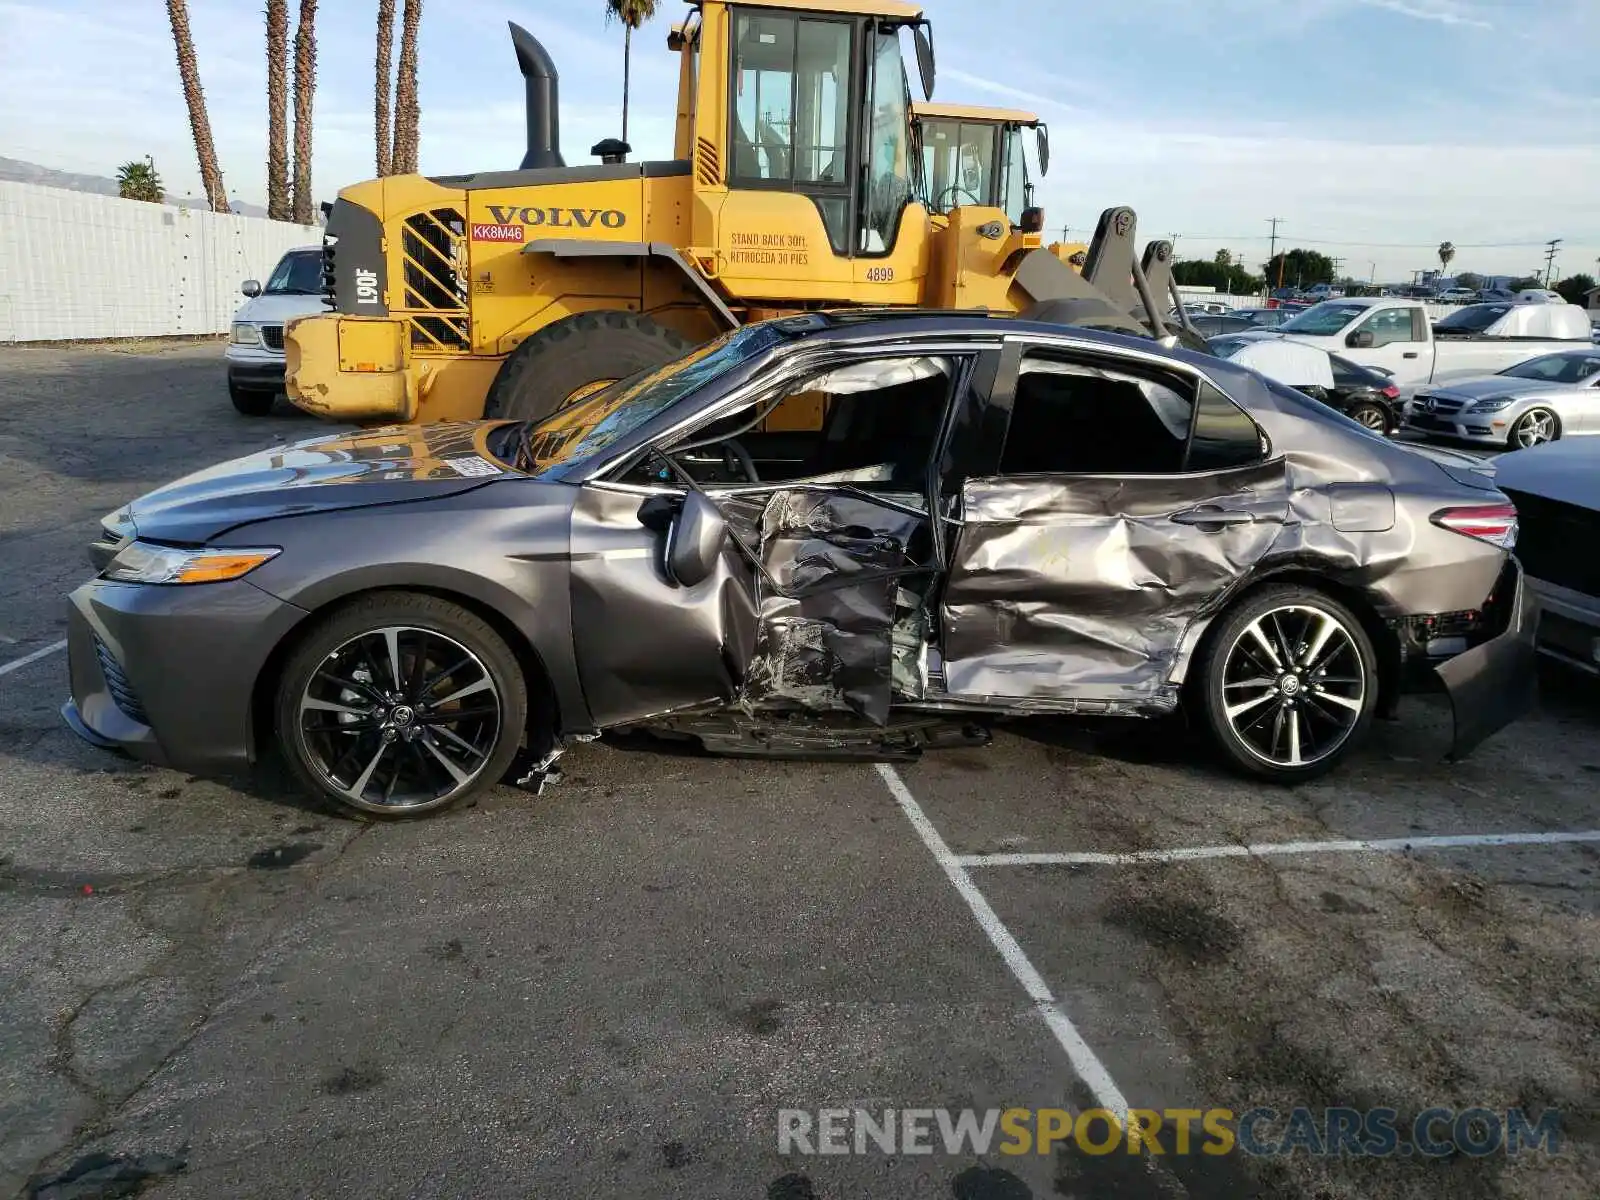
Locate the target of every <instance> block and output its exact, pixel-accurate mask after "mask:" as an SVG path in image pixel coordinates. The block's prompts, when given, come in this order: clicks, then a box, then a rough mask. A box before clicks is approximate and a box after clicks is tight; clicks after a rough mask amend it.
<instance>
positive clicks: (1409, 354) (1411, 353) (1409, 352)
mask: <svg viewBox="0 0 1600 1200" xmlns="http://www.w3.org/2000/svg"><path fill="white" fill-rule="evenodd" d="M1400 357H1401V358H1415V357H1417V352H1416V351H1415V350H1407V351H1406V352H1405V353H1404V354H1402V355H1401V356H1400Z"/></svg>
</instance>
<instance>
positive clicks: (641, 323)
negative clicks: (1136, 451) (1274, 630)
mask: <svg viewBox="0 0 1600 1200" xmlns="http://www.w3.org/2000/svg"><path fill="white" fill-rule="evenodd" d="M511 35H512V42H513V45H514V48H515V50H516V55H517V61H518V66H519V68H520V69H521V72H522V75H523V79H524V86H525V92H526V106H527V150H526V153H525V155H524V157H523V159H522V163H521V166H520V167H519V168H518V169H517V170H507V171H481V172H476V173H474V174H470V175H457V176H439V177H432V178H425V177H422V176H414V175H406V176H391V177H389V178H384V179H377V180H372V181H369V182H366V183H360V184H356V185H354V186H352V187H347V188H345V189H344V190H343V191H341V192H340V193H339V197H338V200H337V201H336V202H335V203H334V204H333V205H332V206H331V207H330V209H329V211H328V219H327V228H326V231H325V234H326V236H325V239H324V250H323V259H324V262H323V268H324V270H323V275H324V279H323V282H324V289H325V293H326V298H327V301H328V303H329V307H330V309H331V311H330V312H327V313H324V314H320V315H316V316H310V317H303V318H300V319H299V320H297V321H294V322H292V323H291V324H290V325H289V327H288V330H287V336H286V353H287V360H288V361H287V389H288V392H289V396H290V398H291V399H292V400H293V401H294V402H295V403H296V404H297V405H299V406H300V407H301V408H304V409H306V410H308V411H310V412H313V413H316V414H318V415H321V416H325V417H329V418H331V419H334V420H340V421H354V422H359V423H379V422H429V421H438V420H450V419H462V418H475V417H480V416H485V415H487V416H491V417H494V416H503V417H517V418H543V417H545V416H548V415H549V414H550V413H552V412H555V411H557V410H558V409H560V408H562V407H564V406H565V405H567V404H569V403H571V402H572V401H574V400H576V399H578V398H581V397H582V396H584V395H587V394H589V393H590V392H592V391H594V390H595V389H596V388H599V387H602V386H605V385H606V384H607V383H609V382H611V381H613V380H615V379H618V378H621V377H624V376H627V375H630V374H632V373H634V372H636V371H639V370H643V369H646V368H649V367H653V366H656V365H659V364H660V363H662V362H664V361H666V360H668V359H671V358H674V357H677V356H678V355H679V354H681V353H682V352H683V351H685V350H687V349H688V348H690V347H691V346H693V345H696V344H698V343H701V342H703V341H706V340H707V339H709V338H711V337H713V336H715V335H716V334H718V333H720V332H721V331H722V330H724V329H727V328H731V327H734V326H737V325H740V324H743V323H746V322H749V321H755V320H760V319H764V318H767V317H771V316H776V315H779V314H782V313H790V312H797V311H803V310H806V309H812V308H823V307H840V306H849V305H859V306H895V307H902V306H925V307H935V308H963V309H990V310H1000V311H1018V310H1023V309H1028V308H1030V307H1034V306H1038V305H1041V304H1045V305H1054V306H1055V308H1054V313H1055V317H1054V319H1071V320H1075V321H1077V322H1078V323H1094V324H1099V325H1102V326H1105V327H1110V328H1121V329H1125V330H1131V331H1139V332H1143V331H1145V330H1147V329H1148V330H1149V331H1150V332H1153V333H1154V334H1155V335H1156V336H1162V335H1163V334H1164V333H1165V332H1166V330H1165V328H1164V326H1163V325H1162V321H1161V318H1160V316H1159V315H1158V314H1159V312H1160V311H1164V310H1165V309H1166V301H1165V298H1164V297H1163V298H1162V301H1161V303H1160V305H1159V308H1158V307H1157V306H1156V304H1155V303H1154V301H1153V300H1150V301H1149V302H1148V303H1143V302H1142V301H1141V297H1139V296H1136V295H1135V294H1134V286H1135V282H1136V281H1137V282H1138V283H1140V285H1141V286H1142V284H1143V283H1145V282H1150V283H1152V284H1153V285H1154V286H1156V287H1157V288H1158V289H1160V288H1162V287H1164V284H1165V281H1164V278H1162V279H1158V280H1151V281H1146V280H1145V279H1144V276H1143V275H1142V274H1141V272H1140V264H1139V263H1138V262H1136V261H1134V257H1133V252H1132V241H1131V239H1132V234H1133V213H1132V211H1131V210H1129V209H1114V210H1107V213H1106V215H1105V217H1104V218H1103V219H1102V222H1101V225H1102V233H1103V237H1098V238H1097V241H1096V245H1095V246H1094V247H1093V248H1092V250H1093V252H1094V253H1092V254H1091V262H1090V263H1089V264H1088V265H1086V267H1085V269H1084V271H1083V277H1082V278H1080V277H1079V276H1078V275H1077V274H1075V273H1074V272H1073V271H1072V270H1071V269H1069V268H1068V267H1066V266H1065V265H1064V264H1063V263H1062V262H1061V260H1060V259H1059V258H1057V257H1055V256H1054V255H1052V254H1050V253H1049V252H1048V251H1046V250H1044V249H1042V248H1041V247H1040V236H1039V233H1038V230H1039V229H1040V227H1041V226H1042V223H1043V216H1042V214H1041V213H1039V212H1038V211H1037V210H1036V209H1031V208H1026V207H1024V208H1020V209H1019V210H1018V211H1017V213H1016V214H1015V216H1016V220H1015V221H1013V220H1012V218H1011V215H1009V214H1008V212H1007V211H1006V208H1005V207H1004V206H1002V204H1001V203H997V201H1001V200H1002V199H1003V201H1004V204H1005V205H1009V204H1011V203H1012V197H1011V194H1010V192H1008V191H1002V192H1000V193H996V194H989V195H985V196H982V197H980V200H987V201H991V203H977V204H974V203H970V202H964V203H958V204H956V205H954V206H953V207H951V208H949V209H948V211H946V212H943V213H940V214H938V215H935V214H934V213H932V212H930V210H929V204H928V203H927V202H924V200H923V199H921V197H924V196H927V195H928V190H927V185H926V183H925V182H924V180H923V178H922V174H923V167H924V162H923V154H922V151H921V150H920V149H919V146H918V128H917V125H916V122H915V121H914V120H913V114H912V110H911V95H910V88H909V86H908V83H907V75H906V71H905V68H904V66H903V64H902V61H901V40H902V35H905V37H906V38H907V40H909V41H910V43H911V45H912V47H913V48H914V51H915V61H916V64H917V74H918V76H919V77H920V83H921V86H922V92H923V95H924V96H931V94H932V90H933V80H934V71H935V67H934V52H933V42H932V35H931V29H930V26H929V22H928V20H927V18H926V17H925V16H924V15H923V14H922V11H921V9H920V8H919V7H918V6H916V5H914V4H910V3H905V2H903V0H741V2H731V0H699V2H698V3H694V4H692V5H691V11H690V13H689V15H688V18H687V19H686V20H685V21H684V22H682V23H681V24H680V25H678V26H676V27H675V28H674V29H673V31H672V33H671V36H670V37H669V39H668V46H669V48H670V49H671V50H673V51H675V52H676V53H677V54H678V56H679V86H678V101H677V121H676V134H675V139H674V157H673V158H672V159H671V160H668V161H665V162H630V161H628V160H627V155H628V154H629V152H630V148H629V147H628V146H626V145H625V144H623V143H622V142H619V141H616V140H615V139H608V140H607V141H604V142H601V143H600V144H599V145H597V146H595V147H594V148H593V150H592V151H591V153H592V154H593V155H595V156H596V157H598V158H599V160H600V161H599V162H598V163H594V164H591V165H583V166H568V165H567V164H566V160H565V159H564V158H563V157H562V154H561V148H560V138H559V119H558V115H559V105H558V77H557V72H556V69H555V66H554V64H553V63H552V62H551V60H550V57H549V55H548V54H547V53H546V52H545V50H544V48H543V46H541V45H540V44H539V42H538V41H537V39H535V38H534V37H533V36H532V35H530V34H529V33H527V31H525V30H523V29H521V28H519V27H518V26H516V25H512V26H511ZM1041 144H1043V143H1041ZM1018 149H1019V151H1020V148H1018ZM947 186H948V185H947ZM929 199H930V200H933V199H936V198H933V197H929ZM960 199H962V200H964V201H969V198H967V197H960ZM1095 254H1098V259H1096V258H1095V257H1094V256H1095ZM1097 267H1098V269H1096V268H1097ZM1145 290H1146V291H1148V290H1149V289H1148V288H1146V289H1145ZM1143 299H1144V300H1149V298H1148V297H1144V298H1143ZM1063 305H1065V307H1062V306H1063ZM1136 309H1143V310H1144V312H1145V317H1144V319H1143V320H1142V321H1141V320H1135V319H1134V318H1133V317H1132V316H1130V315H1129V314H1130V312H1132V311H1134V310H1136ZM775 416H776V414H775ZM801 419H809V418H804V417H802V418H801Z"/></svg>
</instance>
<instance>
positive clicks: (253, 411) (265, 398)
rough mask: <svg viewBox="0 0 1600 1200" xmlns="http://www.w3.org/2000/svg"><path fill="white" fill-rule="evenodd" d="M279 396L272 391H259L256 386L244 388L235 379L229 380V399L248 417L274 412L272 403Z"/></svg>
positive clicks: (262, 415)
mask: <svg viewBox="0 0 1600 1200" xmlns="http://www.w3.org/2000/svg"><path fill="white" fill-rule="evenodd" d="M277 398H278V397H277V396H276V395H274V394H273V393H272V392H262V391H257V390H255V389H254V388H242V387H240V386H239V385H238V384H237V383H234V382H233V380H231V379H230V380H229V381H228V399H229V400H232V401H233V407H234V408H235V409H237V410H238V412H239V413H240V414H241V415H243V416H246V417H264V416H267V415H268V414H269V413H271V412H272V405H273V402H274V401H275V400H277Z"/></svg>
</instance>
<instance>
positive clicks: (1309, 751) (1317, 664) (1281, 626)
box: [1200, 586, 1378, 783]
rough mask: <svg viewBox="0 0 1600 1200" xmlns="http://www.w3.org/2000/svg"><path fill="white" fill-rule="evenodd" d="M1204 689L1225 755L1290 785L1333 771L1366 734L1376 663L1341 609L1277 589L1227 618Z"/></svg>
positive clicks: (1306, 592) (1208, 660) (1298, 590)
mask: <svg viewBox="0 0 1600 1200" xmlns="http://www.w3.org/2000/svg"><path fill="white" fill-rule="evenodd" d="M1200 683H1201V687H1202V689H1203V696H1204V700H1203V705H1204V710H1205V717H1206V722H1207V724H1208V725H1209V726H1210V728H1211V732H1212V735H1213V736H1214V737H1215V739H1216V742H1217V745H1218V747H1219V748H1220V749H1221V751H1222V753H1223V755H1224V756H1225V757H1226V758H1227V759H1228V760H1229V761H1230V762H1231V763H1232V764H1233V765H1234V766H1236V767H1238V768H1241V769H1242V770H1244V771H1246V772H1248V773H1249V774H1252V775H1258V776H1262V777H1265V778H1268V779H1273V780H1277V781H1280V782H1284V783H1294V782H1298V781H1300V780H1303V779H1311V778H1314V777H1316V776H1318V775H1321V774H1323V773H1324V772H1326V771H1329V770H1331V769H1332V768H1333V767H1334V766H1335V765H1336V764H1337V763H1338V762H1339V760H1340V759H1342V758H1343V757H1344V756H1345V755H1346V754H1347V753H1348V752H1349V751H1350V749H1351V748H1352V747H1353V746H1355V745H1356V744H1357V743H1358V742H1360V740H1361V739H1362V737H1363V736H1364V735H1365V734H1366V731H1367V728H1368V726H1370V725H1371V723H1372V713H1373V709H1374V707H1375V705H1376V704H1377V699H1378V672H1377V658H1376V655H1375V654H1374V653H1373V649H1372V642H1371V639H1370V638H1368V637H1367V633H1366V630H1365V629H1363V628H1362V626H1361V622H1360V621H1358V620H1357V619H1356V618H1355V616H1354V615H1353V614H1352V613H1351V612H1350V610H1349V609H1347V608H1345V607H1344V606H1343V605H1342V604H1339V603H1338V602H1337V601H1335V600H1333V599H1332V598H1331V597H1329V596H1327V595H1325V594H1323V593H1321V592H1318V591H1316V590H1314V589H1312V588H1305V587H1294V586H1291V587H1275V588H1270V589H1267V590H1265V591H1261V592H1258V593H1256V594H1255V595H1254V596H1251V597H1249V598H1247V599H1246V600H1245V601H1244V602H1243V603H1241V604H1240V605H1238V606H1237V607H1236V608H1234V609H1233V610H1232V611H1230V612H1229V613H1227V614H1226V615H1225V616H1224V617H1223V618H1222V620H1221V622H1220V624H1219V625H1218V627H1217V628H1216V629H1215V630H1214V631H1213V633H1212V636H1211V637H1210V638H1209V639H1208V643H1207V650H1206V653H1205V659H1204V662H1203V664H1202V667H1201V675H1200Z"/></svg>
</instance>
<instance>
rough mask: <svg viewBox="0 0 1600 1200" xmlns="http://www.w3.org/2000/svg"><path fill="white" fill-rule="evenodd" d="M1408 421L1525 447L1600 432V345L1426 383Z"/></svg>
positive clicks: (1421, 427) (1425, 430)
mask: <svg viewBox="0 0 1600 1200" xmlns="http://www.w3.org/2000/svg"><path fill="white" fill-rule="evenodd" d="M1405 423H1406V427H1407V428H1410V429H1415V430H1418V431H1419V432H1422V433H1431V434H1443V435H1445V436H1446V437H1452V438H1459V439H1461V440H1462V441H1469V442H1479V443H1482V444H1484V445H1491V446H1499V447H1508V448H1509V449H1512V450H1521V449H1526V448H1527V447H1529V446H1537V445H1540V444H1541V443H1543V442H1553V441H1555V440H1556V439H1557V438H1562V437H1576V436H1579V435H1582V434H1594V433H1600V350H1596V349H1594V348H1593V347H1589V348H1586V349H1582V350H1562V351H1559V352H1558V353H1555V354H1541V355H1540V356H1539V357H1538V358H1532V359H1529V360H1528V361H1527V362H1524V363H1518V364H1517V365H1516V366H1514V367H1508V368H1506V369H1505V370H1504V371H1501V372H1500V373H1499V374H1498V375H1484V376H1481V377H1480V378H1477V379H1463V380H1459V381H1458V382H1456V383H1451V384H1446V385H1443V386H1439V387H1433V388H1424V389H1422V390H1421V391H1419V392H1418V393H1417V394H1416V396H1415V397H1413V398H1412V400H1411V403H1410V405H1409V406H1408V407H1407V410H1406V416H1405Z"/></svg>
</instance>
